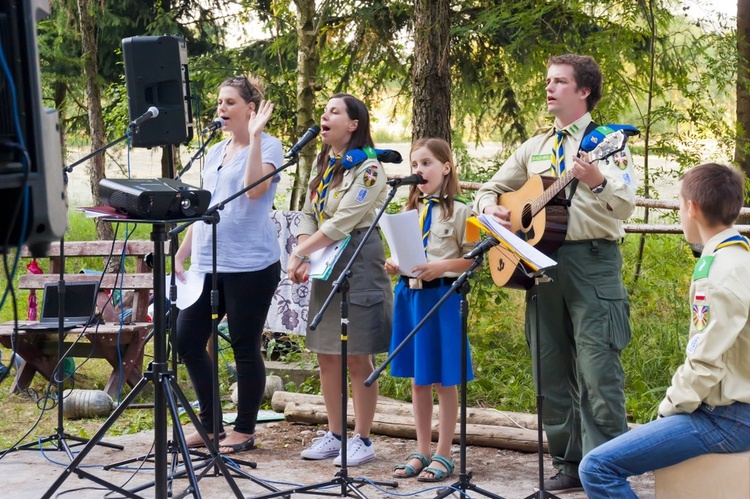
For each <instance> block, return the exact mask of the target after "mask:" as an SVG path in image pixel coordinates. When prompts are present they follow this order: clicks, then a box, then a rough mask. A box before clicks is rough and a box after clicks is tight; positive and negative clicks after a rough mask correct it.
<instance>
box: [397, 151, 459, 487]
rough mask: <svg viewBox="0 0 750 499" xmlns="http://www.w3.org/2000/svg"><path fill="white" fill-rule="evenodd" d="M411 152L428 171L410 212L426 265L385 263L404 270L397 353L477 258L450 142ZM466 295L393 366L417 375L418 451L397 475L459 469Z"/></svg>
mask: <svg viewBox="0 0 750 499" xmlns="http://www.w3.org/2000/svg"><path fill="white" fill-rule="evenodd" d="M410 156H411V158H410V159H411V170H412V173H418V174H420V175H422V177H424V179H425V180H426V183H424V184H421V185H415V186H412V187H411V192H410V194H409V199H408V201H407V203H406V207H405V209H406V210H419V213H420V216H419V220H420V226H421V228H422V239H423V244H424V247H425V254H426V256H427V263H426V264H425V265H420V266H417V267H415V268H413V269H399V267H398V265H397V263H396V262H395V261H393V260H392V259H390V258H389V259H387V260H386V263H385V270H386V272H387V273H388V274H389V275H398V274H401V277H400V279H399V282H398V284H397V285H396V289H395V299H394V309H393V329H392V337H391V351H393V350H394V349H395V348H396V347H397V346H398V345H399V344H400V343H401V341H402V340H403V339H404V338H405V337H406V336H407V335H408V334H409V333H410V332H411V331H412V329H413V328H414V327H415V326H416V325H417V324H418V323H419V322H420V321H421V320H422V319H423V318H424V317H425V315H427V312H429V311H430V310H431V309H432V308H433V307H434V305H435V304H436V303H437V302H438V301H439V300H440V298H442V297H443V295H445V294H446V293H447V292H448V290H449V289H450V286H451V284H453V282H454V281H455V280H456V277H457V276H459V275H460V274H461V273H462V272H464V271H465V270H466V269H468V268H469V266H470V265H471V260H465V259H463V258H462V257H463V255H464V254H466V253H468V252H469V251H471V249H472V247H473V244H471V243H466V241H465V240H464V234H465V232H466V219H467V218H468V217H469V216H470V215H471V208H470V206H468V205H467V204H466V202H465V201H463V200H462V199H461V198H458V197H456V196H457V195H458V194H459V193H460V187H459V184H458V175H457V174H456V168H455V165H454V163H453V154H452V152H451V148H450V145H448V143H447V142H446V141H445V140H443V139H437V138H430V139H419V140H417V141H416V142H414V144H413V145H412V149H411V155H410ZM404 274H407V275H411V276H418V278H413V277H412V278H409V277H407V276H406V275H404ZM460 300H461V297H460V295H459V294H458V293H453V294H452V295H451V296H450V297H449V298H448V300H447V301H446V302H445V303H443V305H442V306H441V307H440V308H439V309H438V310H437V312H436V314H435V315H434V316H433V317H431V318H430V320H429V321H428V322H427V323H426V324H425V325H424V326H422V328H421V329H420V330H419V331H418V332H417V333H416V334H415V335H414V337H413V338H412V339H411V341H410V342H409V343H407V344H406V345H405V347H404V348H403V349H402V350H401V351H400V352H399V353H398V355H397V356H396V357H395V358H394V359H393V362H392V364H391V375H392V376H397V377H404V378H412V401H413V405H414V418H415V421H416V428H417V452H414V453H412V454H410V455H409V456H408V457H407V458H406V462H405V463H404V464H399V465H397V466H396V467H395V468H394V470H393V476H394V477H397V478H409V477H413V476H417V480H419V481H422V482H439V481H442V480H445V479H446V478H448V477H449V476H451V474H452V473H453V468H454V463H453V461H452V459H451V457H450V448H451V443H452V441H453V435H454V433H455V431H456V422H457V419H458V390H457V388H456V386H457V385H458V384H460V382H461V369H460V366H461V358H460V354H461V317H460V309H459V306H460ZM467 360H468V363H467V365H468V368H467V381H470V380H472V379H474V374H473V371H472V368H471V357H469V358H468V359H467ZM433 387H434V388H435V391H436V392H437V395H438V404H439V414H438V417H439V437H438V444H437V449H436V451H435V454H432V456H431V457H430V458H428V457H427V456H430V455H431V453H430V449H431V440H432V439H431V437H432V404H433V392H432V389H433Z"/></svg>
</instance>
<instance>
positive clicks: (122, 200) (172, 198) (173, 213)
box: [99, 178, 211, 220]
mask: <svg viewBox="0 0 750 499" xmlns="http://www.w3.org/2000/svg"><path fill="white" fill-rule="evenodd" d="M99 197H100V198H101V201H102V203H103V204H105V205H107V206H111V207H112V208H114V209H115V210H117V211H119V212H120V213H125V214H127V215H130V216H132V217H134V218H139V219H145V220H175V219H180V218H192V217H199V216H201V215H203V214H204V213H205V212H206V210H207V209H208V204H209V203H210V202H211V193H210V192H208V191H207V190H204V189H199V188H197V187H193V186H191V185H187V184H183V183H182V182H180V181H179V180H173V179H171V178H156V179H141V178H133V179H108V178H105V179H102V180H101V181H100V182H99Z"/></svg>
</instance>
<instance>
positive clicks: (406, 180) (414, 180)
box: [386, 173, 427, 187]
mask: <svg viewBox="0 0 750 499" xmlns="http://www.w3.org/2000/svg"><path fill="white" fill-rule="evenodd" d="M426 183H427V181H426V180H425V179H424V177H422V175H420V174H419V173H415V174H414V175H409V176H408V177H398V178H394V179H392V180H389V181H388V182H386V184H388V185H390V186H391V187H393V186H399V185H420V184H426Z"/></svg>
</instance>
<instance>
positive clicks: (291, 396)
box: [271, 391, 537, 430]
mask: <svg viewBox="0 0 750 499" xmlns="http://www.w3.org/2000/svg"><path fill="white" fill-rule="evenodd" d="M290 402H294V403H296V404H311V405H325V403H324V402H323V396H322V395H310V394H306V393H292V392H283V391H277V392H275V393H274V394H273V398H272V400H271V406H272V407H273V410H274V411H276V412H285V407H286V405H287V404H288V403H290ZM352 411H353V406H352V401H351V399H349V408H348V410H347V412H348V413H350V414H351V413H352ZM376 412H378V413H380V414H393V415H400V416H410V417H412V418H413V417H414V409H413V407H412V405H411V404H410V403H408V402H401V401H398V400H390V399H386V398H383V397H381V398H379V399H378V405H377V408H376ZM432 417H433V419H434V420H437V417H438V406H437V405H436V406H434V407H433V411H432ZM412 420H413V419H412ZM466 422H467V424H482V425H490V426H508V427H511V428H521V429H528V430H536V429H537V419H536V414H528V413H524V412H511V411H499V410H497V409H489V408H482V407H479V408H477V407H469V408H467V409H466Z"/></svg>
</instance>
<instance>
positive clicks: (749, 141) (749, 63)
mask: <svg viewBox="0 0 750 499" xmlns="http://www.w3.org/2000/svg"><path fill="white" fill-rule="evenodd" d="M734 161H735V162H736V163H737V165H739V167H740V168H741V169H742V171H744V172H745V175H746V176H747V177H748V178H750V0H737V142H736V144H735V149H734Z"/></svg>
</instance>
